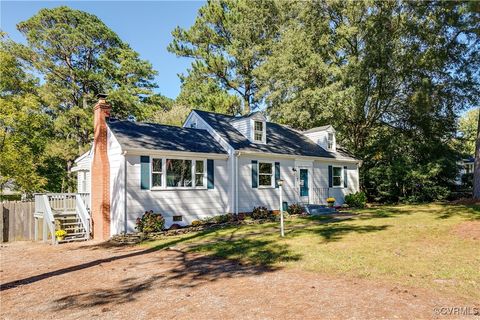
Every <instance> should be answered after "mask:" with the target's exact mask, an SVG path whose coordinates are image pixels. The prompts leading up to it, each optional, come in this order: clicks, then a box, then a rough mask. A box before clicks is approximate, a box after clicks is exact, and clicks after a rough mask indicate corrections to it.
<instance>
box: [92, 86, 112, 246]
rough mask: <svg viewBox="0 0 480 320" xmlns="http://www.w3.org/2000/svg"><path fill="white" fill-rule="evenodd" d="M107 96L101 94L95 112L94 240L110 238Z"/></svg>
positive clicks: (108, 112)
mask: <svg viewBox="0 0 480 320" xmlns="http://www.w3.org/2000/svg"><path fill="white" fill-rule="evenodd" d="M106 98H107V95H105V94H99V95H98V102H97V104H96V105H95V107H94V108H93V112H94V121H93V125H94V129H93V130H94V140H93V141H94V153H93V162H92V175H91V176H92V187H91V189H92V194H91V195H90V196H91V197H92V198H91V206H92V208H91V210H92V221H93V238H94V239H95V240H107V239H109V238H110V164H109V162H108V153H107V152H108V149H107V148H108V141H107V122H106V121H107V119H108V117H109V116H110V110H111V109H112V107H111V106H110V104H108V103H107V101H106Z"/></svg>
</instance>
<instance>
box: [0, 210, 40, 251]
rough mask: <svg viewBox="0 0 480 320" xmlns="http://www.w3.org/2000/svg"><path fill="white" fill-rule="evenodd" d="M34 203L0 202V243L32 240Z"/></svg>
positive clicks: (33, 236) (33, 234)
mask: <svg viewBox="0 0 480 320" xmlns="http://www.w3.org/2000/svg"><path fill="white" fill-rule="evenodd" d="M34 211H35V202H33V201H29V202H22V201H6V202H0V215H1V217H0V218H1V219H0V231H1V232H2V234H1V240H2V241H1V242H12V241H20V240H34V238H35V233H34V232H35V229H34V225H35V223H34V218H33V212H34Z"/></svg>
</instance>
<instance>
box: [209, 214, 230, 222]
mask: <svg viewBox="0 0 480 320" xmlns="http://www.w3.org/2000/svg"><path fill="white" fill-rule="evenodd" d="M213 219H214V221H215V223H225V222H228V221H230V215H228V214H221V215H219V216H215V217H213Z"/></svg>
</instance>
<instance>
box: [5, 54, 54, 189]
mask: <svg viewBox="0 0 480 320" xmlns="http://www.w3.org/2000/svg"><path fill="white" fill-rule="evenodd" d="M36 83H37V81H36V79H34V78H32V77H30V76H29V75H28V74H26V73H25V72H24V70H23V69H22V67H21V64H20V63H19V61H18V60H17V59H16V58H15V57H14V56H13V55H12V54H10V53H9V52H8V51H6V50H5V48H4V47H3V46H2V47H0V193H2V190H3V186H4V185H5V184H6V183H10V182H14V185H15V187H16V188H17V189H19V190H22V191H26V192H33V191H38V190H41V189H42V188H43V187H44V186H45V185H46V183H47V179H45V177H44V176H42V174H41V169H42V166H43V164H44V159H45V157H44V156H43V151H44V149H45V145H46V143H47V141H48V139H49V137H50V136H51V135H50V134H49V129H51V125H52V123H51V119H50V118H49V117H48V115H46V114H44V113H43V112H42V108H41V107H42V104H41V101H40V100H39V99H38V97H37V96H36Z"/></svg>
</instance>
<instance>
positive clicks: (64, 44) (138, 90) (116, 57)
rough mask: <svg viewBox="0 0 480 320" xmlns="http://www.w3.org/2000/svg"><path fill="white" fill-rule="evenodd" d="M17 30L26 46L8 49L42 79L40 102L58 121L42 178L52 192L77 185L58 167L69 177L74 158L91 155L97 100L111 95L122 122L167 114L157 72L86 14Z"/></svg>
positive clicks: (52, 12) (46, 12) (49, 14)
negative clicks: (158, 112)
mask: <svg viewBox="0 0 480 320" xmlns="http://www.w3.org/2000/svg"><path fill="white" fill-rule="evenodd" d="M17 28H18V30H19V31H20V32H21V33H22V34H23V35H24V36H25V37H26V40H27V43H26V44H25V45H21V44H18V43H13V42H11V41H8V43H7V42H6V41H5V47H6V48H8V51H9V52H10V53H11V54H12V55H14V56H15V57H18V58H19V59H20V60H21V62H22V64H24V65H25V66H28V67H29V68H31V69H32V70H33V71H34V72H35V74H38V75H39V76H40V77H41V78H43V82H42V83H41V84H38V85H37V88H36V93H35V96H36V97H38V99H39V100H41V103H42V109H41V110H42V111H43V113H44V114H45V115H47V114H48V116H49V117H50V118H51V119H52V121H53V125H52V127H51V129H52V132H51V135H50V139H49V143H48V145H47V146H45V150H46V152H47V151H48V154H49V156H50V157H51V160H52V161H50V162H48V167H46V168H45V170H46V171H45V172H43V174H44V175H45V176H46V177H48V181H49V183H48V184H47V188H49V190H52V191H54V190H53V189H55V191H63V190H64V188H62V190H58V189H56V188H59V185H62V186H64V187H65V188H67V187H68V186H69V185H71V183H72V181H71V180H69V179H68V178H69V176H68V175H67V176H65V175H64V174H58V172H59V167H60V168H63V170H60V171H66V172H69V171H70V168H71V166H72V165H73V160H74V159H75V157H77V156H78V155H80V154H81V153H82V152H84V151H85V150H86V149H88V147H89V143H90V142H91V140H92V138H93V137H92V135H93V112H92V111H91V107H92V105H93V104H94V103H95V101H96V95H97V94H98V93H107V94H109V100H110V102H111V103H112V107H113V110H112V113H113V115H114V116H116V117H117V118H127V117H128V116H130V115H133V116H135V117H138V118H141V119H144V118H145V117H148V116H149V115H150V114H151V113H153V112H154V111H155V110H157V109H159V108H162V106H157V105H155V103H156V102H158V101H160V99H158V98H157V97H155V93H154V92H153V89H154V88H155V87H156V85H155V83H154V82H153V79H154V76H155V75H156V71H154V70H153V69H152V66H151V64H150V63H149V62H147V61H145V60H142V59H141V58H140V56H139V54H138V53H137V52H135V51H134V50H132V49H131V48H130V46H128V45H127V44H126V43H124V42H122V41H121V39H120V38H119V37H118V36H117V35H116V34H115V33H114V32H113V31H112V30H110V29H109V28H108V27H107V26H106V25H105V24H104V23H103V22H102V21H101V20H100V19H98V18H97V17H96V16H94V15H92V14H89V13H86V12H83V11H79V10H74V9H71V8H68V7H65V6H62V7H58V8H54V9H42V10H40V11H39V12H38V13H37V14H36V15H34V16H33V17H31V18H30V19H28V20H26V21H23V22H21V23H19V24H18V25H17ZM52 171H55V172H52ZM52 177H54V178H52ZM59 179H60V180H61V181H62V183H58V181H59ZM50 182H54V183H50Z"/></svg>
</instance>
